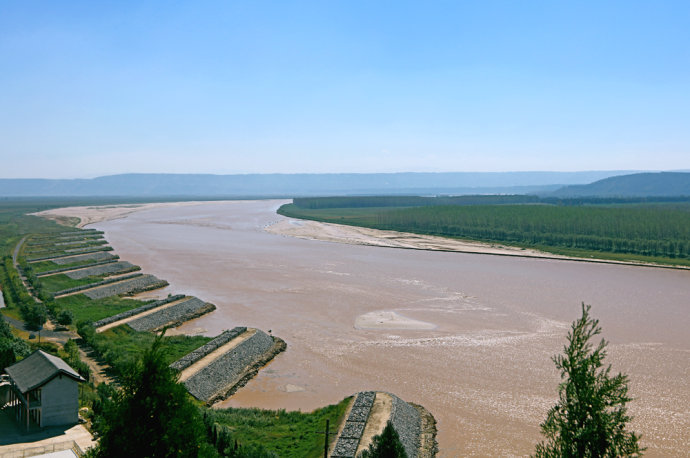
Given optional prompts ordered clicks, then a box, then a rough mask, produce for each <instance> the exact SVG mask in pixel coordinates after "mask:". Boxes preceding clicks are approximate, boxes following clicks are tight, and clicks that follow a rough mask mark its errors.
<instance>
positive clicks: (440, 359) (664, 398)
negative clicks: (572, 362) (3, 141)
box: [89, 201, 690, 457]
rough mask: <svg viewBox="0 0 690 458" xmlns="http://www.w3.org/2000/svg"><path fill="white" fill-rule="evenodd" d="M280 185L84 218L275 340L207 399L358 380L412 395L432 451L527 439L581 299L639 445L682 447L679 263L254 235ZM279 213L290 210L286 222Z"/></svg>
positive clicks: (685, 320) (308, 399) (686, 411)
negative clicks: (262, 362)
mask: <svg viewBox="0 0 690 458" xmlns="http://www.w3.org/2000/svg"><path fill="white" fill-rule="evenodd" d="M280 203H281V202H278V201H238V202H226V203H202V204H198V205H188V206H181V207H162V208H154V209H147V210H142V211H139V212H135V213H132V214H129V215H127V216H126V217H124V218H121V219H116V220H111V221H104V222H100V223H96V224H94V225H92V226H89V227H96V228H98V229H102V230H104V231H105V232H106V238H107V239H108V241H109V242H110V243H111V245H112V246H113V248H114V249H115V251H116V252H117V253H118V254H119V255H120V256H121V257H122V258H123V259H124V260H127V261H130V262H132V263H135V264H138V265H140V266H141V267H142V269H143V271H144V272H146V273H152V274H155V275H156V276H158V277H160V278H164V279H166V280H168V281H169V282H170V286H169V287H168V288H166V289H164V290H162V291H160V292H158V294H159V295H167V293H168V292H173V293H186V294H191V295H195V296H198V297H200V298H202V299H204V300H206V301H209V302H212V303H214V304H216V306H217V307H218V309H217V311H215V312H213V313H211V314H209V315H207V316H205V317H202V318H199V319H197V320H194V321H193V322H190V323H187V324H185V325H184V326H183V327H182V328H181V329H182V330H183V331H185V332H186V333H190V334H191V333H203V334H206V335H216V334H218V333H220V332H221V331H222V330H224V329H228V328H232V327H234V326H236V325H245V326H253V327H258V328H260V329H263V330H266V331H268V330H271V332H272V333H273V334H274V335H277V336H279V337H281V338H283V339H284V340H285V341H286V342H287V344H288V350H287V352H285V353H283V354H281V355H279V356H278V357H277V358H276V359H275V360H274V361H273V362H272V363H271V364H270V365H269V366H268V367H266V368H265V369H264V370H263V371H261V373H260V374H259V376H258V377H256V378H255V379H254V380H252V381H251V382H250V383H249V384H248V385H247V386H246V387H245V388H243V389H241V390H240V391H239V392H238V393H236V394H235V395H234V396H233V397H232V398H231V399H229V400H227V401H225V402H224V403H222V404H221V406H256V407H262V408H272V409H276V408H284V409H289V410H291V409H301V410H303V411H309V410H312V409H315V408H317V407H320V406H324V405H326V404H331V403H335V402H337V401H339V400H341V399H342V398H343V397H345V396H348V395H350V394H352V393H354V392H357V391H360V390H383V391H390V392H392V393H395V394H397V395H398V396H400V397H401V398H403V399H405V400H407V401H411V402H415V403H419V404H422V405H424V406H425V407H426V408H427V409H428V410H430V411H431V412H432V413H433V415H434V416H435V417H436V419H437V420H438V428H439V434H438V441H439V446H440V454H439V456H440V457H455V456H506V455H528V454H530V453H532V452H533V451H534V444H535V443H536V442H538V441H539V440H540V433H539V423H540V422H541V421H543V419H544V418H545V414H546V412H547V410H548V409H549V407H550V406H551V405H553V403H554V402H555V400H556V397H557V385H558V382H559V374H558V372H557V371H556V369H555V366H554V364H553V362H552V361H551V357H552V356H553V355H554V354H556V353H558V352H560V351H561V349H562V347H563V345H564V343H565V337H566V334H567V331H568V328H569V325H570V323H571V322H572V321H573V320H574V319H576V318H577V317H578V316H579V314H580V304H581V303H582V302H583V301H584V302H585V303H587V304H591V305H592V307H593V315H594V316H595V317H596V318H599V319H600V324H601V326H602V327H603V336H604V337H605V338H606V339H607V340H608V341H609V342H610V346H609V356H608V359H607V361H608V362H609V363H611V364H612V366H613V370H614V371H622V372H624V373H627V374H628V375H629V376H630V383H629V387H630V393H631V394H632V396H633V397H634V398H635V400H634V401H633V402H632V403H631V404H630V413H631V414H632V415H633V416H634V420H633V422H632V428H633V429H634V430H636V431H637V432H640V433H642V436H643V440H642V441H643V445H645V446H647V447H648V452H647V456H687V455H686V454H687V450H689V449H690V383H689V380H690V272H689V271H679V270H669V269H657V268H649V267H636V266H622V265H606V264H593V263H581V262H571V261H559V260H548V259H529V258H511V257H504V256H493V255H480V254H466V253H445V252H432V251H416V250H406V249H397V248H383V247H374V246H358V245H348V244H342V243H333V242H323V241H316V240H304V239H298V238H293V237H289V236H285V235H280V234H274V233H269V232H267V231H265V230H264V229H265V227H266V226H268V225H271V224H273V223H275V222H277V221H283V220H285V218H283V217H281V216H278V215H276V214H275V210H276V208H277V207H278V206H279V205H280ZM291 224H300V222H299V221H293V222H292V223H291Z"/></svg>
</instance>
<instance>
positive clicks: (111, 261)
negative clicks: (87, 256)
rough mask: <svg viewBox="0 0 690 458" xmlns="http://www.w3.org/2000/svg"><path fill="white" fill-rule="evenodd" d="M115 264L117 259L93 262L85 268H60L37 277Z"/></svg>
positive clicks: (40, 273) (39, 274)
mask: <svg viewBox="0 0 690 458" xmlns="http://www.w3.org/2000/svg"><path fill="white" fill-rule="evenodd" d="M114 262H118V261H117V259H106V260H105V261H99V262H92V263H90V264H85V265H84V266H76V267H75V266H71V267H60V268H59V269H53V270H45V271H43V272H38V273H37V274H36V276H37V277H38V278H41V277H47V276H49V275H55V274H59V273H61V272H69V271H70V270H75V269H82V268H84V267H86V268H88V267H96V266H101V265H105V264H112V263H114Z"/></svg>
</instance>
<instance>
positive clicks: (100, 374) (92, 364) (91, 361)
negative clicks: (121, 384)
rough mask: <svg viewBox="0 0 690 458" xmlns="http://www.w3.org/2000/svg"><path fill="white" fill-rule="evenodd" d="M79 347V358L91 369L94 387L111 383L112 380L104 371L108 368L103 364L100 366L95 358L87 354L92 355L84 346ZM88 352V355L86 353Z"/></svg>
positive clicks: (90, 350)
mask: <svg viewBox="0 0 690 458" xmlns="http://www.w3.org/2000/svg"><path fill="white" fill-rule="evenodd" d="M78 345H79V358H81V360H82V361H84V362H85V363H86V364H87V365H88V366H89V369H91V381H92V382H93V384H94V385H100V384H101V383H113V382H114V379H113V378H112V377H110V376H109V375H108V374H107V372H106V370H107V369H108V368H110V366H108V365H105V364H100V363H99V362H98V361H97V360H96V359H95V358H93V357H92V356H90V355H89V354H93V350H92V349H91V348H90V347H88V346H86V345H84V344H83V343H81V344H78ZM87 352H88V353H87Z"/></svg>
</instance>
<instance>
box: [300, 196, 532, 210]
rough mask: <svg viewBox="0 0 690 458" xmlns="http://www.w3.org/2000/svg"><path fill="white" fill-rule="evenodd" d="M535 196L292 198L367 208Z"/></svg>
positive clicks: (313, 204)
mask: <svg viewBox="0 0 690 458" xmlns="http://www.w3.org/2000/svg"><path fill="white" fill-rule="evenodd" d="M538 201H539V198H538V197H537V196H528V195H487V196H437V197H423V196H351V197H350V196H345V197H301V198H295V199H293V202H294V204H295V205H296V206H297V207H300V208H309V209H318V208H369V207H431V206H439V205H499V204H523V203H535V202H538Z"/></svg>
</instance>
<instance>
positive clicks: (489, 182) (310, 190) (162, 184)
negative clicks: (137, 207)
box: [0, 171, 630, 197]
mask: <svg viewBox="0 0 690 458" xmlns="http://www.w3.org/2000/svg"><path fill="white" fill-rule="evenodd" d="M625 173H630V171H627V172H625V171H594V172H458V173H361V174H358V173H333V174H248V175H210V174H208V175H201V174H124V175H110V176H104V177H99V178H93V179H74V180H50V179H0V196H3V197H18V196H36V197H42V196H53V197H58V196H70V197H74V196H122V197H127V196H137V197H161V196H165V197H175V196H187V197H189V196H192V197H196V196H203V197H219V196H223V197H269V196H271V197H300V196H329V195H365V194H414V195H428V194H456V195H459V194H526V193H548V192H551V191H554V190H556V189H559V188H561V187H562V186H564V185H571V184H584V183H591V182H592V181H595V180H600V179H602V178H606V177H610V176H614V175H621V174H625Z"/></svg>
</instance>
